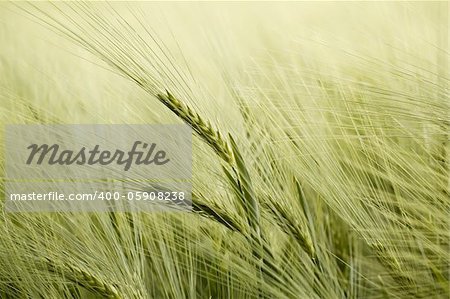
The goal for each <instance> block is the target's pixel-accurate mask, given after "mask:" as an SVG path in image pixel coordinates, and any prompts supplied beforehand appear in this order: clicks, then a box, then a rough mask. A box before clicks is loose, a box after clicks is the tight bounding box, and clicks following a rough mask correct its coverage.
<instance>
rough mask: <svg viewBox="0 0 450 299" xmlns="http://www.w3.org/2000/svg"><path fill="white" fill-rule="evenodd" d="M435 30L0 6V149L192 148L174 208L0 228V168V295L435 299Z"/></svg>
mask: <svg viewBox="0 0 450 299" xmlns="http://www.w3.org/2000/svg"><path fill="white" fill-rule="evenodd" d="M448 15H449V5H448V2H228V3H227V2H175V3H160V2H52V3H48V2H1V3H0V119H1V122H2V125H3V126H2V133H1V134H2V136H3V134H4V127H5V125H7V124H174V123H187V124H188V125H189V126H191V127H192V129H193V131H194V137H193V170H192V174H193V177H192V185H193V192H192V206H193V208H192V211H191V212H181V213H180V212H176V213H172V212H158V213H156V212H155V213H145V212H136V213H129V212H92V213H87V212H86V213H75V212H73V213H68V212H67V213H62V212H55V213H44V212H41V213H7V212H5V211H4V209H3V206H4V204H5V201H6V200H7V199H6V198H5V196H3V194H4V182H5V179H6V174H5V171H4V169H5V160H4V156H3V155H0V166H1V169H2V178H3V179H2V183H1V185H0V186H1V190H2V200H1V204H0V205H1V206H2V212H1V216H0V298H31V299H35V298H122V299H126V298H199V299H208V298H218V299H222V298H224V299H225V298H230V299H232V298H311V299H312V298H314V299H335V298H336V299H338V298H355V299H356V298H358V299H360V298H361V299H366V298H367V299H372V298H373V299H375V298H380V299H381V298H398V299H408V298H427V299H433V298H436V299H438V298H443V299H444V298H450V268H449V267H450V254H449V252H450V195H449V194H450V193H449V188H450V183H449V181H450V179H449V177H450V175H449V159H450V154H449V150H450V148H449V127H450V123H449V120H450V115H449V114H450V101H449V79H450V76H449V69H448V59H449V53H450V52H449V45H448V42H449V39H448V38H449V30H448V26H449V24H448ZM143 188H145V186H143Z"/></svg>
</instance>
